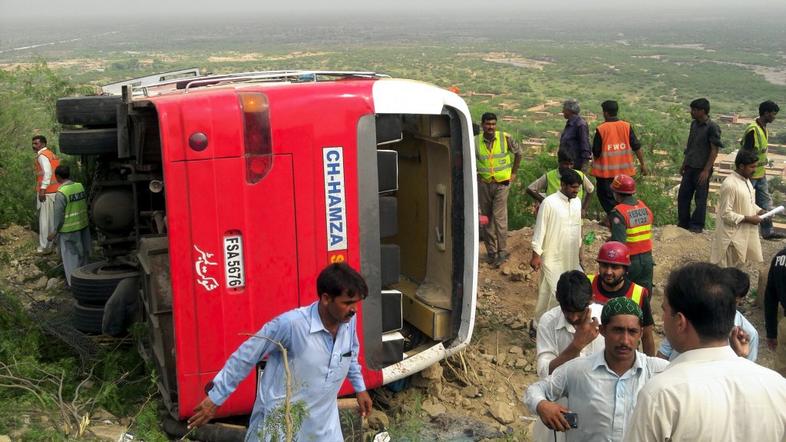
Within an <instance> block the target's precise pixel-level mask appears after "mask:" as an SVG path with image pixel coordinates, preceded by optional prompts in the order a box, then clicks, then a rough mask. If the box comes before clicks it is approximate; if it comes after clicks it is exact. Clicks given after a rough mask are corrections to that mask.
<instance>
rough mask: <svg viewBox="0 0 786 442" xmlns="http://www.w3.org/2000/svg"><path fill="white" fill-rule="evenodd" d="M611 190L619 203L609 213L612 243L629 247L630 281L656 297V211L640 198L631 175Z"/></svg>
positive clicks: (614, 183) (616, 181) (620, 178)
mask: <svg viewBox="0 0 786 442" xmlns="http://www.w3.org/2000/svg"><path fill="white" fill-rule="evenodd" d="M611 190H612V191H613V192H614V200H615V201H616V202H617V205H616V206H614V209H612V210H611V212H609V223H610V225H611V240H612V241H618V242H621V243H624V244H625V245H626V246H627V247H628V253H630V267H628V279H630V280H631V281H633V282H635V283H636V284H638V285H640V286H642V287H644V288H645V289H647V291H649V292H650V293H652V268H653V266H654V265H655V264H654V262H653V260H652V222H653V220H654V217H653V216H652V211H651V210H650V208H649V207H647V205H646V204H644V201H642V200H640V199H638V198H636V196H635V194H636V182H635V181H634V180H633V178H631V177H629V176H628V175H622V174H620V175H617V176H616V177H614V181H612V182H611Z"/></svg>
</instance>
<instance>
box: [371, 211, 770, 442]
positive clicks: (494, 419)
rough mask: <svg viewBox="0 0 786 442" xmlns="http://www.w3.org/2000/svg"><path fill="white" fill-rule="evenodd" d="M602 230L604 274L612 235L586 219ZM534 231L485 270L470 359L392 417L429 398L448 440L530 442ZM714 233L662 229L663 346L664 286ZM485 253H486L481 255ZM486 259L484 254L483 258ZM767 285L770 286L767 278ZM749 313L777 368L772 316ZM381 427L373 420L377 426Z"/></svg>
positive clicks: (403, 400) (432, 422)
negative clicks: (767, 331)
mask: <svg viewBox="0 0 786 442" xmlns="http://www.w3.org/2000/svg"><path fill="white" fill-rule="evenodd" d="M590 231H593V232H595V236H596V240H595V242H594V243H593V244H591V245H589V246H585V247H584V251H583V257H582V262H583V264H584V265H585V266H587V269H586V270H587V271H597V264H596V263H595V260H594V258H595V256H596V255H597V251H598V248H599V247H600V245H601V244H603V242H604V241H605V240H606V238H607V237H608V236H609V233H608V230H606V229H605V228H602V227H600V226H599V225H598V224H597V223H595V222H591V221H585V224H584V227H583V233H584V234H586V233H588V232H590ZM531 237H532V228H523V229H521V230H517V231H514V232H510V234H509V239H508V244H509V248H510V250H511V252H512V253H511V257H510V260H509V261H508V262H507V263H506V264H505V265H504V266H503V267H502V268H501V269H494V268H492V267H490V266H489V265H487V264H481V265H480V274H479V278H478V308H477V321H476V324H475V332H474V335H473V339H472V345H471V346H470V348H469V349H468V350H466V351H465V352H464V354H463V355H462V357H454V358H451V359H450V360H448V361H446V362H443V363H442V364H441V367H435V368H433V369H432V370H429V371H427V372H425V373H422V374H420V375H416V376H414V379H413V380H412V386H413V387H415V388H409V389H407V390H405V391H403V392H400V393H398V394H396V395H395V396H391V395H389V394H386V393H383V394H382V398H381V399H382V400H381V401H380V402H381V405H383V406H385V405H388V406H390V409H389V410H386V412H387V413H388V414H389V415H390V416H389V417H390V418H395V414H396V413H406V412H407V410H410V411H409V412H411V410H412V408H413V407H416V404H417V403H418V401H421V402H420V403H421V404H422V407H421V408H422V411H421V412H420V416H421V417H422V418H423V419H424V420H425V421H426V422H428V424H427V425H426V426H427V431H426V433H425V434H426V435H428V436H433V437H435V438H439V439H441V440H499V439H502V440H529V439H530V438H529V436H528V434H529V432H530V426H531V424H532V422H533V420H534V419H535V418H534V417H533V416H531V414H530V413H529V411H528V410H527V409H526V407H525V406H524V405H523V404H522V402H521V400H520V398H521V397H522V396H523V393H524V391H525V390H526V388H527V386H528V385H529V384H530V383H532V382H534V381H536V380H537V375H536V373H535V348H534V345H533V344H532V343H531V342H530V340H529V337H528V329H527V325H526V324H528V322H529V320H530V318H531V317H532V313H533V311H534V309H535V303H536V300H537V280H538V275H537V273H532V272H531V270H530V268H529V259H530V256H531V253H532V252H531V250H532V249H531V246H530V240H531ZM711 237H712V232H705V233H702V234H692V233H690V232H688V231H686V230H683V229H680V228H677V227H675V226H666V227H663V228H656V229H655V232H654V250H653V255H654V258H655V262H656V267H655V275H654V284H655V287H654V290H653V291H654V292H655V293H654V298H653V299H652V307H653V315H654V316H655V321H656V328H655V330H656V341H657V342H658V343H659V342H660V339H661V337H662V327H661V325H660V324H661V315H662V309H661V302H662V296H663V295H662V294H663V287H664V285H665V281H666V278H667V277H668V275H669V273H670V272H671V270H672V269H673V268H675V267H677V266H679V265H681V264H683V263H686V262H689V261H706V260H708V259H709V253H710V241H711ZM784 246H786V241H762V247H763V251H764V258H765V263H764V264H762V266H760V267H759V266H756V267H754V268H751V269H750V271H749V273H750V274H751V276H752V278H751V287H752V289H754V290H756V292H757V293H761V291H762V290H763V288H764V285H762V286H761V287H762V288H761V289H759V288H758V286H759V279H758V274H759V273H760V272H761V273H763V274H764V275H765V276H766V269H767V266H768V265H769V260H770V258H771V257H772V256H773V255H774V254H775V253H776V252H777V251H778V250H780V249H781V248H783V247H784ZM481 247H482V246H481ZM481 251H482V250H481ZM481 255H482V253H481ZM762 283H763V281H762ZM743 313H744V314H745V315H746V317H748V319H749V320H750V321H751V322H752V323H753V324H754V325H756V327H757V329H758V330H759V334H760V336H761V338H760V347H759V361H758V362H759V363H760V364H762V365H764V366H768V367H769V366H771V364H772V354H771V353H770V352H769V351H768V350H767V349H766V345H765V343H764V318H763V312H762V309H761V307H760V306H759V305H758V302H757V301H756V299H755V296H749V299H748V300H747V302H746V305H745V306H744V307H743ZM372 423H373V421H372Z"/></svg>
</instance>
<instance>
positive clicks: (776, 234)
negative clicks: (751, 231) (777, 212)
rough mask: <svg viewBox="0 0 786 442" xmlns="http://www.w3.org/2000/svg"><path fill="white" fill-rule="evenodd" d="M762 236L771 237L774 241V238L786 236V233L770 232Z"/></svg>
mask: <svg viewBox="0 0 786 442" xmlns="http://www.w3.org/2000/svg"><path fill="white" fill-rule="evenodd" d="M761 237H762V238H764V239H769V240H771V241H774V240H779V239H783V238H786V235H784V234H783V233H777V232H770V233H768V234H766V235H762V236H761Z"/></svg>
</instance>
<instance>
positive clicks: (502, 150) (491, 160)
mask: <svg viewBox="0 0 786 442" xmlns="http://www.w3.org/2000/svg"><path fill="white" fill-rule="evenodd" d="M475 158H476V159H477V163H478V164H477V167H478V176H480V178H481V179H482V180H483V181H486V182H492V181H495V182H498V183H500V182H503V181H508V180H510V175H511V172H512V168H513V153H511V152H510V151H509V150H508V134H506V133H505V132H500V131H496V132H494V143H493V144H492V145H491V150H489V149H488V147H486V142H485V140H484V139H483V134H480V135H478V140H477V143H476V146H475Z"/></svg>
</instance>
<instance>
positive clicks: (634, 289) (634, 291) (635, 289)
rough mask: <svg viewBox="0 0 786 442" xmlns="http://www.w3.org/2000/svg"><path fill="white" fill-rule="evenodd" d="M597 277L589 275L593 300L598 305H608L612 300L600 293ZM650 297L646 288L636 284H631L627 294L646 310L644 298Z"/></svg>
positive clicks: (627, 296) (626, 295)
mask: <svg viewBox="0 0 786 442" xmlns="http://www.w3.org/2000/svg"><path fill="white" fill-rule="evenodd" d="M596 276H597V275H587V278H589V280H590V283H591V284H592V298H593V300H594V301H595V302H597V303H598V304H604V305H605V304H606V303H607V302H609V300H611V298H609V297H608V296H606V295H604V294H603V293H602V292H601V291H600V278H596ZM647 296H649V292H648V291H647V289H645V288H644V287H642V286H640V285H638V284H636V283H635V282H631V283H630V287H628V292H627V293H625V297H626V298H628V299H630V300H631V301H633V302H635V303H636V304H638V305H639V307H641V308H644V298H645V297H647Z"/></svg>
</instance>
